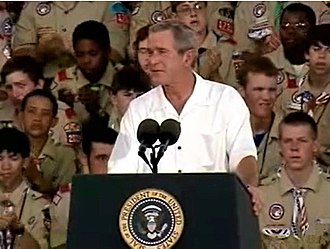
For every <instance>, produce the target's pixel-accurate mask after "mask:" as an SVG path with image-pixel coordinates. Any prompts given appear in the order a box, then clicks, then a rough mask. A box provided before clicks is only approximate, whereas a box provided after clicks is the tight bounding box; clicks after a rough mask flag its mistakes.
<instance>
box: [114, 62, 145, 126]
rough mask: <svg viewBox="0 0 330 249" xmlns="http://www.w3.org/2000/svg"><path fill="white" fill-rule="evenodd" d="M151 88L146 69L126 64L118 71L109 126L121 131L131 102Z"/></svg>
mask: <svg viewBox="0 0 330 249" xmlns="http://www.w3.org/2000/svg"><path fill="white" fill-rule="evenodd" d="M132 79H134V80H132ZM150 89H151V83H150V79H149V77H148V76H147V75H146V74H145V72H144V71H142V70H140V69H138V68H135V67H134V66H125V67H123V68H122V69H121V70H120V71H118V72H117V73H116V74H115V76H114V79H113V84H112V87H111V104H112V108H111V113H110V119H109V124H108V126H109V127H110V128H112V129H114V130H115V131H117V132H119V128H120V121H121V118H122V117H123V116H124V114H125V112H126V110H127V108H128V105H129V103H130V102H131V101H132V100H133V99H135V98H136V97H138V96H140V95H141V94H143V93H145V92H147V91H149V90H150Z"/></svg>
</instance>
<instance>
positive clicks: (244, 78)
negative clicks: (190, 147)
mask: <svg viewBox="0 0 330 249" xmlns="http://www.w3.org/2000/svg"><path fill="white" fill-rule="evenodd" d="M249 73H260V74H264V75H266V76H268V77H277V76H278V73H279V70H278V69H277V68H276V67H275V65H274V64H273V62H272V61H271V60H270V59H269V58H267V57H263V56H258V57H251V58H248V59H247V60H246V61H245V62H244V63H243V65H242V66H241V68H240V69H239V72H238V75H237V79H238V82H239V84H240V85H241V86H242V87H246V85H247V83H248V75H249Z"/></svg>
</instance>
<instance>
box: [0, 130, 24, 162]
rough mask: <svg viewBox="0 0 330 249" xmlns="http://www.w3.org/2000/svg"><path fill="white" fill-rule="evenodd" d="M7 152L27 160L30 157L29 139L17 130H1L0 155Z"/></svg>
mask: <svg viewBox="0 0 330 249" xmlns="http://www.w3.org/2000/svg"><path fill="white" fill-rule="evenodd" d="M5 150H6V151H7V152H8V153H14V154H20V155H21V156H22V157H23V158H27V157H28V156H29V155H30V142H29V139H28V137H27V136H26V135H25V133H23V132H21V131H19V130H17V129H16V128H8V127H5V128H2V129H0V153H2V152H3V151H5Z"/></svg>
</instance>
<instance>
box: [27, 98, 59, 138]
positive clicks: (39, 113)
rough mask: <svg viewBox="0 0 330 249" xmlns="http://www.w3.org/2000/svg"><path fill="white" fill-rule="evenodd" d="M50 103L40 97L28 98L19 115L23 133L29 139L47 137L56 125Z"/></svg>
mask: <svg viewBox="0 0 330 249" xmlns="http://www.w3.org/2000/svg"><path fill="white" fill-rule="evenodd" d="M52 108H53V106H52V103H51V101H50V100H49V99H48V98H45V97H42V96H33V97H30V98H29V99H28V101H27V103H26V106H25V109H24V110H23V111H22V113H21V119H22V123H23V126H24V131H25V133H26V134H27V135H29V136H31V137H36V138H38V137H43V136H48V133H49V130H50V128H51V127H53V126H54V125H55V124H56V121H57V119H56V118H54V117H53V112H52Z"/></svg>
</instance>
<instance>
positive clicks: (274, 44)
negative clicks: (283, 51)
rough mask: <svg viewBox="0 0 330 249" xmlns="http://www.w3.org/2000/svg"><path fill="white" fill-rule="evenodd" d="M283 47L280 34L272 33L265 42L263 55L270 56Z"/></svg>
mask: <svg viewBox="0 0 330 249" xmlns="http://www.w3.org/2000/svg"><path fill="white" fill-rule="evenodd" d="M280 45H281V41H280V38H279V35H278V33H275V32H273V33H271V34H270V35H269V36H267V37H266V38H265V40H264V42H263V48H262V53H263V54H268V53H271V52H273V51H275V50H276V49H277V48H278V47H279V46H280Z"/></svg>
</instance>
